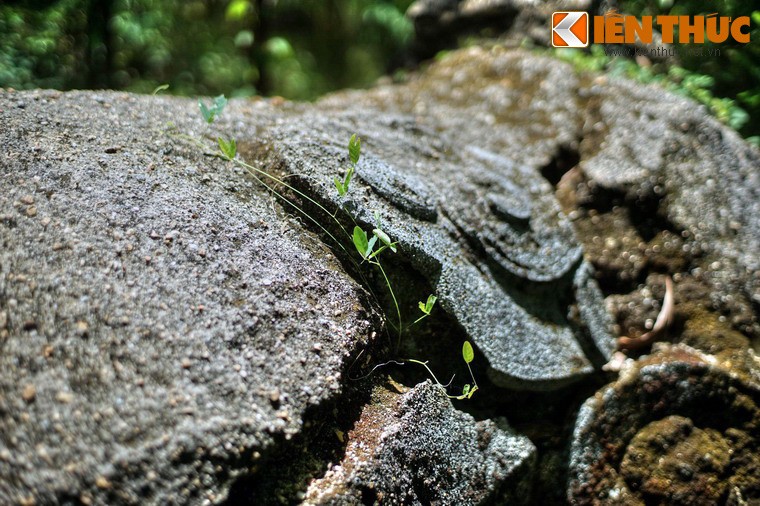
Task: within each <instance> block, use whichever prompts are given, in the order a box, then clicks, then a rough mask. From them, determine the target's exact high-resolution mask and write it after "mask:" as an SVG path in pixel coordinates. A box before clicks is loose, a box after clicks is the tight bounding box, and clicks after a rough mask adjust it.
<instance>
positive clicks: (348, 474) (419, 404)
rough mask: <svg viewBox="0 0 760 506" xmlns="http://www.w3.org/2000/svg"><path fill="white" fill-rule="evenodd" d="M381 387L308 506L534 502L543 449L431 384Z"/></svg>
mask: <svg viewBox="0 0 760 506" xmlns="http://www.w3.org/2000/svg"><path fill="white" fill-rule="evenodd" d="M392 388H393V387H389V386H379V387H376V388H375V391H374V393H373V402H372V403H370V404H368V405H367V406H365V408H364V410H363V412H362V415H361V418H360V419H359V421H358V422H357V423H356V426H355V427H354V429H353V430H352V431H351V432H350V433H349V434H348V443H347V447H346V456H345V458H344V460H343V461H342V462H340V463H339V464H337V465H335V466H333V467H332V468H331V469H330V470H328V471H327V473H326V475H325V477H324V478H322V479H320V480H317V481H315V482H313V483H312V484H311V486H310V487H309V490H308V492H307V495H306V500H305V504H325V505H327V504H332V505H349V504H463V505H465V504H529V503H530V488H531V487H530V482H531V477H532V471H533V467H534V464H535V451H536V449H535V447H534V446H533V444H532V443H531V442H530V440H528V438H526V437H524V436H518V435H516V434H514V432H512V430H511V429H510V428H509V427H508V426H506V425H505V424H504V423H502V424H499V423H495V422H493V421H491V420H486V421H481V422H476V421H475V420H474V419H473V418H472V416H470V415H467V414H464V413H462V412H460V411H457V410H456V409H454V407H453V406H452V405H451V401H450V400H449V399H448V398H447V397H446V395H445V394H444V392H443V390H442V389H441V388H439V387H438V386H435V385H433V384H431V383H430V382H426V383H421V384H419V385H417V386H416V387H414V388H413V389H411V390H409V391H407V392H405V393H398V391H394V390H392Z"/></svg>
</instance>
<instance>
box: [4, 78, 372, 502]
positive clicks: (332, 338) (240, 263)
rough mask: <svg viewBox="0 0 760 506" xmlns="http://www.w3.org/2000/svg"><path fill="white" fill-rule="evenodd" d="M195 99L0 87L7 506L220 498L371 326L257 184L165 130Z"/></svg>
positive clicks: (188, 118)
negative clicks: (6, 90) (3, 89)
mask: <svg viewBox="0 0 760 506" xmlns="http://www.w3.org/2000/svg"><path fill="white" fill-rule="evenodd" d="M240 105H241V107H240V108H237V109H236V110H234V112H232V111H230V112H231V113H232V115H233V116H232V117H234V118H236V119H237V120H239V121H242V119H243V110H242V109H243V107H242V104H240ZM259 105H260V106H261V107H257V106H246V108H247V109H248V110H247V111H246V116H247V117H249V118H262V117H264V116H266V115H267V114H272V110H271V108H269V107H266V106H264V104H259ZM196 107H197V105H196V104H195V103H193V102H191V101H187V100H179V99H160V98H151V97H136V96H130V95H126V94H117V93H102V94H94V93H68V94H60V93H49V92H34V93H23V94H11V93H3V94H2V95H0V111H1V112H0V121H1V122H2V124H3V129H2V131H0V145H2V146H3V149H2V154H1V155H0V187H1V189H0V194H1V195H2V197H0V202H2V205H0V210H1V211H0V212H2V216H1V217H0V315H1V316H2V317H1V318H0V350H1V353H0V371H1V373H0V427H2V430H0V503H2V504H15V503H23V504H31V503H35V502H36V503H46V504H50V503H59V502H68V501H81V502H82V503H84V504H89V503H93V502H94V503H99V504H107V503H110V504H112V503H122V504H124V503H132V504H144V503H154V504H167V503H177V502H181V503H185V502H196V503H198V502H219V501H221V500H222V499H224V497H225V495H226V494H227V491H228V490H229V488H230V486H231V484H232V483H233V481H234V480H235V479H236V478H238V477H239V476H241V475H244V474H245V473H247V470H248V469H249V468H250V467H251V466H253V465H254V464H257V463H259V462H266V460H267V459H268V458H269V456H270V455H271V454H276V452H277V451H278V448H277V446H276V445H275V443H276V442H278V441H282V440H283V439H288V438H290V437H291V436H292V435H294V434H297V433H300V432H301V430H302V426H303V424H304V418H305V412H306V411H307V410H309V409H312V410H313V409H314V408H315V407H318V406H321V405H324V404H327V403H328V402H329V401H333V400H335V399H336V397H337V396H338V395H340V394H341V393H342V392H343V388H344V387H343V385H344V380H343V377H342V375H343V373H344V371H345V369H347V367H348V365H350V363H351V362H352V361H353V358H352V357H353V356H355V355H356V354H357V353H358V352H359V351H360V350H363V349H365V348H366V347H367V346H369V345H370V344H371V342H372V336H373V335H374V331H376V330H379V328H380V326H379V321H378V319H377V317H376V315H374V314H373V313H372V312H371V309H369V308H370V307H371V306H369V305H367V304H366V303H365V302H364V300H365V297H366V294H365V292H364V291H363V290H362V289H361V288H360V287H359V286H357V284H356V283H355V282H354V281H353V280H352V279H351V278H349V277H348V276H347V275H346V274H345V273H344V272H343V270H342V269H341V268H340V265H339V264H338V263H337V261H336V259H335V258H334V257H333V255H332V254H331V253H330V251H329V250H328V249H327V248H325V247H324V246H323V245H322V243H321V241H320V240H319V239H318V238H317V237H315V236H313V235H312V234H310V233H309V232H307V231H305V230H304V229H303V227H301V226H300V225H299V224H298V223H297V222H295V221H293V220H291V219H288V218H287V216H286V215H283V213H282V211H280V210H278V209H277V207H275V206H274V203H273V201H272V199H271V197H270V196H269V195H268V194H267V192H266V191H264V190H262V189H261V188H260V187H257V186H255V185H253V184H252V183H251V181H249V180H248V179H246V178H244V177H243V176H242V175H241V174H240V173H239V172H238V171H234V170H232V168H231V167H230V166H227V165H225V164H223V163H220V162H219V161H218V160H215V159H213V158H208V157H204V156H203V154H202V151H201V150H200V149H195V148H184V147H182V145H181V144H180V143H179V142H178V141H177V140H175V139H172V138H170V137H168V136H167V135H166V134H165V133H163V130H164V128H165V123H166V121H167V120H169V119H171V120H172V121H174V122H175V123H176V125H177V127H178V128H179V129H182V130H183V131H185V132H192V131H193V130H194V129H195V128H196V126H197V125H199V124H200V122H199V121H198V120H197V117H196V114H195V108H196ZM253 109H255V112H254V110H253ZM246 121H249V122H250V120H246Z"/></svg>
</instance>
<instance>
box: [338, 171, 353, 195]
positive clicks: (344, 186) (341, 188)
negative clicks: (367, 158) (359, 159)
mask: <svg viewBox="0 0 760 506" xmlns="http://www.w3.org/2000/svg"><path fill="white" fill-rule="evenodd" d="M353 175H354V166H353V165H352V166H351V167H349V168H348V170H346V176H345V177H344V178H343V181H341V180H340V178H339V177H338V176H335V179H334V181H335V187H336V188H337V189H338V195H340V196H341V197H342V196H343V195H345V194H346V193H348V185H349V184H351V177H352V176H353Z"/></svg>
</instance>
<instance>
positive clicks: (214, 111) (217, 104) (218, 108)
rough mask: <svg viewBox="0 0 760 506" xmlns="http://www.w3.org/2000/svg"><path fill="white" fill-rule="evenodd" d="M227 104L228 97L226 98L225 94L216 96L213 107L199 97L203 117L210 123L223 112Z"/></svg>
mask: <svg viewBox="0 0 760 506" xmlns="http://www.w3.org/2000/svg"><path fill="white" fill-rule="evenodd" d="M226 105H227V99H226V98H224V95H219V96H218V97H216V98H215V99H214V103H213V104H212V105H211V107H206V104H204V103H203V101H202V100H201V99H198V107H200V109H201V115H203V119H205V120H206V123H208V124H209V125H210V124H211V123H213V122H214V120H215V119H216V117H217V116H219V115H220V114H221V113H222V111H223V110H224V106H226Z"/></svg>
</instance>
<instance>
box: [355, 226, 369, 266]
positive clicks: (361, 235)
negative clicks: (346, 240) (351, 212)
mask: <svg viewBox="0 0 760 506" xmlns="http://www.w3.org/2000/svg"><path fill="white" fill-rule="evenodd" d="M354 246H356V250H357V251H358V252H359V254H360V255H361V256H362V258H366V257H367V249H368V247H369V241H368V240H367V233H366V232H365V231H364V230H362V229H361V228H359V227H358V226H355V227H354Z"/></svg>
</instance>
